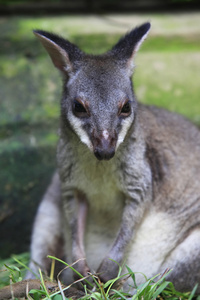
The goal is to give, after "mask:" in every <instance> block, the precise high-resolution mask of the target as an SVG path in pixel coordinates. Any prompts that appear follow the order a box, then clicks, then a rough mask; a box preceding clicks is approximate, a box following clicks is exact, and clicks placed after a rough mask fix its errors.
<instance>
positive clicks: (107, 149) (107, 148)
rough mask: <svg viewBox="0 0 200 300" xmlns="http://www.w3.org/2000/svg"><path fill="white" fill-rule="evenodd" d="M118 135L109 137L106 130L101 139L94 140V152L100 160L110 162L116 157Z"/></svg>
mask: <svg viewBox="0 0 200 300" xmlns="http://www.w3.org/2000/svg"><path fill="white" fill-rule="evenodd" d="M116 143H117V138H116V134H114V135H112V136H111V135H109V134H108V132H107V131H106V130H105V131H103V132H102V134H101V135H100V136H99V137H94V139H93V151H94V155H95V156H96V158H97V159H98V160H109V159H111V158H112V157H113V156H114V155H115V149H116Z"/></svg>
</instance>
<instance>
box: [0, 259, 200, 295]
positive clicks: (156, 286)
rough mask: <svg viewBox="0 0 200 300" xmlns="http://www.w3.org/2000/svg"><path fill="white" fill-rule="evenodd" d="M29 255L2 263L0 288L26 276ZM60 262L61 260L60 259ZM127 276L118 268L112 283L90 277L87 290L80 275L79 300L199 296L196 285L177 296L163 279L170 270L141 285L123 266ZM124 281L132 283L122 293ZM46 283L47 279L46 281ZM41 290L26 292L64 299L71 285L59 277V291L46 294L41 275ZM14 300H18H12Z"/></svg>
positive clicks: (0, 266)
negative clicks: (81, 287)
mask: <svg viewBox="0 0 200 300" xmlns="http://www.w3.org/2000/svg"><path fill="white" fill-rule="evenodd" d="M50 258H52V259H53V260H54V259H55V260H57V259H56V258H55V257H50ZM27 259H28V255H27V254H23V255H21V256H18V257H13V258H12V259H10V260H5V261H2V262H1V264H0V282H1V285H0V288H2V287H3V286H4V285H9V284H11V283H17V282H20V281H22V276H23V275H24V273H25V270H26V266H25V264H26V263H27ZM59 261H60V260H59ZM61 262H62V263H63V264H64V265H65V268H71V269H72V270H73V271H75V269H74V268H73V265H68V264H67V263H65V262H63V261H61ZM126 269H127V273H126V274H124V275H121V271H122V269H121V267H119V272H118V276H117V277H116V278H114V279H112V280H109V281H108V282H106V283H105V284H103V283H102V282H101V281H100V279H99V278H98V276H97V275H91V277H92V279H93V280H92V281H90V282H89V286H90V288H89V289H88V288H87V287H86V285H85V284H86V281H87V279H86V278H85V277H83V276H82V275H80V274H79V273H77V271H75V272H76V273H77V274H78V275H80V280H78V281H79V283H81V284H82V286H83V290H84V294H85V295H83V296H82V297H81V299H84V300H90V299H96V300H111V299H118V300H123V299H131V300H154V299H161V300H162V299H163V300H164V299H170V300H192V299H196V300H200V296H198V297H197V296H195V290H196V288H197V286H195V287H194V289H193V291H192V292H191V293H189V292H187V293H180V292H178V291H176V289H175V288H174V286H173V284H172V283H171V282H169V281H167V279H166V276H167V275H168V274H169V273H170V272H171V270H166V272H165V273H164V274H158V275H156V276H154V277H153V278H146V277H145V275H144V282H143V283H142V284H139V285H138V284H137V280H136V276H135V273H134V272H133V271H132V270H131V269H130V268H129V267H128V266H126ZM127 278H131V279H132V284H130V290H127V291H124V290H123V284H122V283H124V282H126V280H127ZM46 280H49V279H47V278H46ZM40 281H41V288H40V289H39V290H31V291H30V292H29V299H32V300H39V299H45V300H47V299H53V300H66V299H67V298H66V297H65V296H64V294H63V292H64V291H67V289H68V288H69V287H71V286H73V285H74V283H75V282H74V283H72V284H71V285H70V286H67V287H64V286H63V285H62V284H61V282H60V278H59V277H58V290H57V291H54V292H49V291H48V290H47V288H46V286H45V279H44V277H43V275H42V273H41V272H40ZM15 300H17V299H15Z"/></svg>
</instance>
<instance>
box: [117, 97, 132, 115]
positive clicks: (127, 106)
mask: <svg viewBox="0 0 200 300" xmlns="http://www.w3.org/2000/svg"><path fill="white" fill-rule="evenodd" d="M130 112H131V104H130V101H128V102H126V103H125V104H124V105H123V106H122V109H121V111H120V115H121V116H124V117H127V116H129V114H130Z"/></svg>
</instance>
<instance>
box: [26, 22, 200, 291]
mask: <svg viewBox="0 0 200 300" xmlns="http://www.w3.org/2000/svg"><path fill="white" fill-rule="evenodd" d="M149 30H150V23H145V24H143V25H141V26H139V27H136V28H135V29H133V30H132V31H130V32H129V33H127V34H126V35H125V36H124V37H122V38H121V39H120V40H119V41H118V43H117V44H116V45H115V46H114V47H113V48H112V49H111V50H110V51H108V52H106V53H105V54H102V55H88V54H85V53H84V52H82V51H81V50H80V49H79V48H78V47H77V46H76V45H74V44H72V43H70V42H69V41H68V40H65V39H63V38H62V37H60V36H58V35H55V34H53V33H48V32H45V31H42V30H36V31H34V34H35V35H36V37H37V38H38V39H39V40H40V42H41V43H42V45H43V46H44V48H45V49H46V50H47V52H48V54H49V55H50V58H51V60H52V62H53V64H54V65H55V67H56V68H57V69H59V70H60V71H61V73H62V74H63V77H64V84H63V95H62V99H61V117H60V129H59V142H58V147H57V164H58V172H56V173H55V175H54V176H53V179H52V183H51V184H50V186H49V188H48V190H47V192H46V194H45V195H44V198H43V200H42V202H41V204H40V206H39V208H38V212H37V215H36V219H35V223H34V227H33V234H32V243H31V263H30V268H31V269H32V270H33V271H35V272H37V268H38V266H40V268H42V269H43V270H46V271H48V270H49V268H50V260H48V259H47V255H48V254H49V255H55V256H57V257H61V258H64V259H65V260H66V261H67V262H68V263H72V262H76V261H77V262H76V264H75V266H74V267H75V268H76V269H77V270H78V271H79V272H80V273H81V274H82V275H84V276H87V275H88V272H92V273H93V272H96V273H98V274H99V276H100V279H101V280H102V281H103V282H106V281H107V280H109V279H112V278H114V277H116V276H117V274H118V269H119V266H118V264H119V265H124V264H127V265H128V266H129V267H130V268H131V269H132V270H133V271H134V272H142V273H144V274H145V275H146V276H147V277H148V278H150V277H151V276H154V275H156V274H158V273H159V272H163V271H165V270H166V268H172V269H173V271H172V272H171V273H170V274H169V275H168V279H169V280H171V281H172V282H173V283H174V285H175V287H176V288H177V289H178V290H180V291H189V290H191V289H192V288H193V287H194V285H195V284H196V283H198V282H200V259H199V258H200V184H199V178H200V132H199V130H198V128H197V127H196V126H195V125H193V124H192V123H190V122H189V121H188V120H186V119H185V118H184V117H182V116H180V115H178V114H175V113H172V112H168V111H166V110H164V109H161V108H156V107H153V106H146V105H143V104H140V103H138V102H137V100H136V97H135V94H134V89H133V85H132V74H133V70H134V58H135V54H136V52H137V51H138V49H139V47H140V45H141V44H142V42H143V40H144V39H145V38H146V36H147V34H148V32H149ZM83 258H84V259H83ZM113 260H114V261H115V262H114V261H113ZM123 272H124V273H126V268H125V267H124V268H123ZM64 276H65V281H66V282H71V281H72V280H73V278H72V274H71V273H70V271H69V272H68V271H67V272H66V273H65V275H64ZM27 277H31V275H30V273H29V274H28V275H27ZM142 278H143V277H142V275H141V276H140V275H137V282H138V283H139V282H142V280H143V279H142ZM128 284H131V283H130V282H129V281H127V287H126V288H128ZM198 292H200V286H199V288H198Z"/></svg>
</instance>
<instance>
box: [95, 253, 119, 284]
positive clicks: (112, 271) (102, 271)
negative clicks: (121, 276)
mask: <svg viewBox="0 0 200 300" xmlns="http://www.w3.org/2000/svg"><path fill="white" fill-rule="evenodd" d="M118 271H119V266H118V264H117V263H116V262H114V261H112V260H110V259H109V258H105V259H104V260H103V261H102V263H101V264H100V266H99V268H98V271H97V274H98V276H99V278H100V280H101V281H102V282H104V283H105V282H107V281H108V280H110V279H113V278H116V277H117V275H118Z"/></svg>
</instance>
